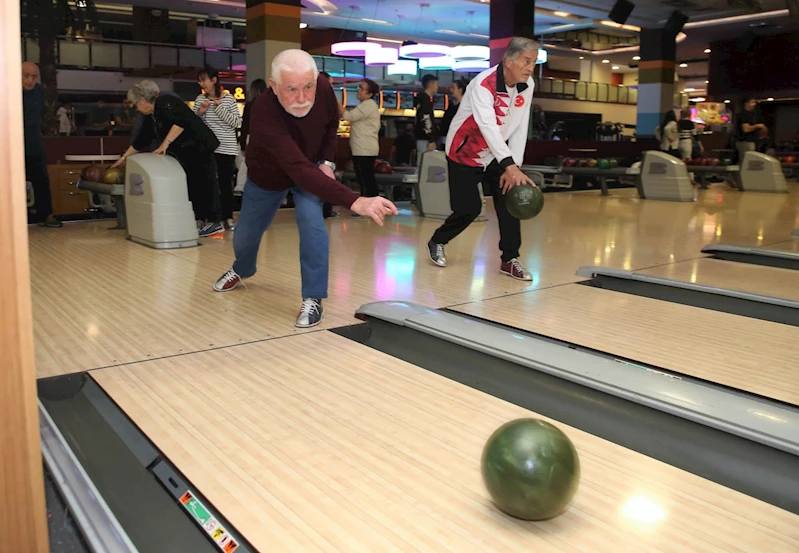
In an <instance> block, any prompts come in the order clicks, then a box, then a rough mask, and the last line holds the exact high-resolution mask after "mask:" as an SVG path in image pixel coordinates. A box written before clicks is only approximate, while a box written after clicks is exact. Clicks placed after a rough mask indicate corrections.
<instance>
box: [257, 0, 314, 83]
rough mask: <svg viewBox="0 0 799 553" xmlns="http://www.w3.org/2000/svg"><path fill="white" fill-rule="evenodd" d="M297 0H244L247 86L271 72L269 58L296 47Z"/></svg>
mask: <svg viewBox="0 0 799 553" xmlns="http://www.w3.org/2000/svg"><path fill="white" fill-rule="evenodd" d="M300 8H301V5H300V0H269V1H268V2H263V1H261V0H247V86H249V85H250V83H252V82H253V81H254V80H255V79H264V80H266V79H268V78H269V77H270V76H271V68H272V60H273V59H275V56H276V55H278V54H279V53H280V52H282V51H283V50H288V49H290V48H299V47H300Z"/></svg>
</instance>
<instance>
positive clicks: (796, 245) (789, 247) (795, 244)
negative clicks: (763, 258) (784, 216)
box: [765, 238, 799, 253]
mask: <svg viewBox="0 0 799 553" xmlns="http://www.w3.org/2000/svg"><path fill="white" fill-rule="evenodd" d="M765 247H767V248H768V249H770V250H779V251H786V252H794V253H799V238H794V239H793V240H786V241H785V242H780V243H778V244H771V245H769V246H765Z"/></svg>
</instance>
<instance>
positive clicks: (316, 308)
mask: <svg viewBox="0 0 799 553" xmlns="http://www.w3.org/2000/svg"><path fill="white" fill-rule="evenodd" d="M323 313H324V311H323V310H322V300H318V299H316V298H305V299H304V300H302V307H301V308H300V314H299V315H297V322H296V323H294V326H296V327H298V328H309V327H312V326H316V325H318V324H319V323H321V322H322V314H323Z"/></svg>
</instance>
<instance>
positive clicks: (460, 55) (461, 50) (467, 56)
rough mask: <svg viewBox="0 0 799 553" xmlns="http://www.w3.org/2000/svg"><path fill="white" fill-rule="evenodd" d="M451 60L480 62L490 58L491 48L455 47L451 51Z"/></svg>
mask: <svg viewBox="0 0 799 553" xmlns="http://www.w3.org/2000/svg"><path fill="white" fill-rule="evenodd" d="M451 57H452V59H454V60H455V61H482V60H487V59H489V58H490V57H491V48H489V47H488V46H456V47H455V48H453V49H452V54H451Z"/></svg>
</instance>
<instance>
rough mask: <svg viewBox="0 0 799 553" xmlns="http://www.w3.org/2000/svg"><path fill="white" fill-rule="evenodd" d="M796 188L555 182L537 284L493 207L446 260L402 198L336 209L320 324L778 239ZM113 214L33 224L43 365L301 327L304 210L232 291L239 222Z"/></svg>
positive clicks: (123, 359) (529, 242) (528, 253)
mask: <svg viewBox="0 0 799 553" xmlns="http://www.w3.org/2000/svg"><path fill="white" fill-rule="evenodd" d="M792 190H794V193H792V194H790V195H787V196H786V195H777V196H774V195H771V196H764V195H757V194H749V195H744V194H740V193H738V192H736V191H727V190H720V191H714V190H711V191H702V192H700V194H699V198H700V199H699V201H697V202H696V203H693V204H681V203H673V202H647V201H642V200H639V199H638V198H637V197H636V193H635V191H634V190H631V189H627V190H618V191H614V194H613V195H612V196H608V197H596V196H592V195H590V194H591V193H587V194H586V193H557V194H547V195H546V205H545V207H544V211H543V212H542V213H541V214H540V215H539V216H538V217H536V218H535V219H532V220H530V221H525V222H523V223H522V236H523V237H524V239H523V244H522V251H521V258H522V260H523V261H524V263H525V264H526V265H527V267H528V268H529V269H530V271H531V272H532V274H533V282H531V283H524V282H519V281H516V280H513V279H511V278H508V277H507V276H503V275H501V274H500V273H499V270H498V262H499V252H498V250H497V243H498V242H499V235H498V234H499V233H498V229H497V224H496V220H495V215H494V214H493V209H492V207H491V206H490V205H488V206H487V210H486V211H487V213H488V216H489V221H488V222H485V223H475V224H473V225H472V226H471V227H470V228H469V229H467V230H466V231H465V232H464V233H463V234H461V235H460V236H458V238H457V239H456V240H454V241H453V242H451V243H450V244H449V245H448V246H447V258H448V262H449V266H448V267H447V268H446V269H441V268H439V267H435V266H434V265H433V264H432V263H431V262H430V260H429V259H428V254H427V251H426V243H427V241H428V240H429V238H430V236H431V235H432V234H433V232H434V231H435V229H436V228H437V227H438V226H439V225H440V224H441V221H439V220H432V219H425V218H420V217H417V216H415V215H414V214H413V212H412V211H411V210H409V209H403V210H402V213H401V215H400V216H398V217H393V218H391V219H390V220H387V224H386V226H384V227H377V226H376V225H375V224H373V223H372V222H371V221H367V220H363V219H362V220H353V219H350V218H349V215H348V212H347V211H346V210H342V216H340V217H338V218H336V219H328V220H327V225H328V228H329V230H330V244H331V246H330V286H329V298H328V299H327V300H326V301H325V302H324V306H325V318H324V320H323V321H322V325H321V328H331V327H336V326H341V325H344V324H351V323H352V322H353V318H352V314H353V313H354V312H355V310H356V309H357V308H358V307H360V306H361V305H363V304H364V303H368V302H373V301H381V300H404V301H415V302H418V303H422V304H424V305H428V306H430V307H445V306H448V305H456V304H461V303H466V302H471V301H479V300H483V299H488V298H496V297H501V296H504V295H507V294H515V293H518V292H521V291H524V290H533V289H537V288H544V287H549V286H555V285H559V284H563V283H568V282H575V281H577V280H579V277H577V276H575V274H574V272H575V268H576V267H579V266H580V265H583V264H586V263H591V264H593V265H603V266H608V267H614V268H619V269H625V270H635V269H639V268H642V267H652V266H655V265H660V264H663V263H669V262H673V261H680V260H685V259H691V258H694V257H697V255H698V254H697V252H699V251H700V249H701V248H702V246H704V245H705V244H708V243H709V242H712V241H714V240H719V241H723V242H727V243H736V244H743V245H758V244H757V241H758V238H756V237H758V236H761V237H762V238H763V240H765V241H766V242H767V243H773V242H777V241H779V240H781V239H783V238H784V237H787V236H790V234H791V232H792V231H793V229H794V228H795V227H796V221H795V214H796V206H797V205H799V194H797V193H795V191H796V190H799V187H797V186H794V187H793V188H792ZM772 196H773V197H772ZM489 203H490V200H489ZM785 205H788V206H789V207H791V209H785V208H784V206H785ZM747 206H751V207H750V208H748V207H747ZM747 209H748V210H749V211H746V210H747ZM757 210H761V211H766V212H768V213H777V215H776V216H774V217H772V218H771V219H769V220H768V222H767V223H764V222H763V221H761V218H762V213H761V214H760V215H757V216H754V215H753V216H749V217H744V216H741V215H740V213H741V212H746V213H749V212H750V211H751V212H753V213H754V212H756V211H757ZM113 224H114V223H113V222H112V221H100V222H82V223H72V224H67V225H65V226H64V228H62V229H57V230H53V229H45V228H39V227H30V228H29V240H30V261H31V292H32V301H33V315H34V338H35V346H36V365H37V374H38V376H40V377H44V376H54V375H58V374H65V373H71V372H77V371H83V370H89V369H94V368H99V367H107V366H111V365H117V364H123V363H132V362H137V361H143V360H147V359H154V358H159V357H164V356H169V355H181V354H184V353H187V352H194V351H204V350H207V349H212V348H216V347H225V346H230V345H236V344H241V343H247V342H251V341H254V340H264V339H270V338H275V337H280V336H288V335H293V334H297V333H300V332H303V331H302V330H298V329H296V328H295V327H294V320H295V318H296V315H297V311H298V310H299V305H300V301H301V299H300V270H299V259H298V258H299V252H298V242H299V239H298V234H297V226H296V223H295V220H294V212H293V210H281V212H280V213H278V216H277V217H276V218H275V222H274V223H273V225H272V228H270V230H269V231H268V232H267V233H266V235H265V236H264V240H263V243H262V247H261V251H260V256H259V261H258V273H257V274H256V275H255V276H254V277H253V278H252V279H250V280H248V281H247V287H246V288H239V289H238V290H235V291H233V292H230V293H225V294H218V293H214V292H213V291H212V289H211V286H212V284H213V282H214V281H215V280H216V279H217V278H219V276H221V275H222V274H223V273H224V272H225V271H226V270H228V269H229V268H230V266H231V263H232V261H233V258H234V256H233V247H232V242H233V233H226V235H225V236H224V237H223V238H221V239H204V240H202V241H201V242H202V245H201V246H200V247H197V248H190V249H186V250H169V251H157V250H152V249H149V248H146V247H144V246H140V245H137V244H133V243H131V242H129V241H127V240H125V238H124V232H123V231H118V230H108V228H109V227H110V226H113Z"/></svg>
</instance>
